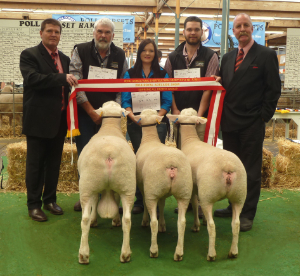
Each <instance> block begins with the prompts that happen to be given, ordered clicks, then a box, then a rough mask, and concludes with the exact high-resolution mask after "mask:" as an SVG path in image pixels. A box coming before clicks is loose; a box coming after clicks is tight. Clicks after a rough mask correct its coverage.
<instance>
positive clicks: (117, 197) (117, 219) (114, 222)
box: [112, 193, 122, 227]
mask: <svg viewBox="0 0 300 276" xmlns="http://www.w3.org/2000/svg"><path fill="white" fill-rule="evenodd" d="M114 197H115V201H116V203H117V205H118V206H120V195H119V194H118V193H114ZM121 225H122V223H121V217H120V214H119V212H118V213H117V215H116V216H115V217H114V218H113V220H112V226H114V227H118V226H121Z"/></svg>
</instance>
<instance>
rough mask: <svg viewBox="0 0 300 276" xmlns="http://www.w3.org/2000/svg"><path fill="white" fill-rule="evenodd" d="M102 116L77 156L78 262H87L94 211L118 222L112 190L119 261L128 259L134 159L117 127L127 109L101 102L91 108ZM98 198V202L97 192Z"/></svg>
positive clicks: (94, 222)
mask: <svg viewBox="0 0 300 276" xmlns="http://www.w3.org/2000/svg"><path fill="white" fill-rule="evenodd" d="M95 112H96V113H98V114H99V115H101V116H102V118H103V120H102V126H101V128H100V130H99V132H98V133H97V134H95V135H94V136H93V137H92V139H91V140H90V141H89V143H88V144H87V145H86V146H85V147H84V148H83V150H82V152H81V154H80V157H79V160H78V171H79V174H80V180H79V193H80V202H81V206H82V221H81V229H82V236H81V244H80V249H79V263H83V264H87V263H89V245H88V234H89V229H90V226H91V227H95V226H97V211H96V209H98V213H99V215H100V217H101V218H113V222H112V224H113V226H120V225H121V221H120V215H119V208H118V204H117V202H116V200H115V198H114V192H115V193H117V194H119V195H120V197H121V199H122V204H123V218H122V224H123V245H122V250H121V255H120V261H121V262H128V261H130V256H131V250H130V243H129V241H130V228H131V209H132V206H133V202H134V196H135V190H136V159H135V155H134V153H133V151H132V149H131V148H130V146H129V144H128V143H127V141H126V139H125V138H124V136H123V134H122V130H121V116H122V113H123V114H125V115H127V114H128V113H129V112H128V111H125V109H123V108H121V107H120V105H119V104H117V103H116V102H113V101H110V102H106V103H104V104H103V107H102V108H99V109H98V110H95ZM99 193H101V199H100V201H99V204H98V208H97V203H98V198H99V196H98V194H99Z"/></svg>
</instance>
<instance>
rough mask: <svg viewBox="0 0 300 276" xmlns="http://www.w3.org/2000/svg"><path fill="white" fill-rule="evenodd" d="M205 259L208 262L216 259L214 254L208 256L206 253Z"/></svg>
mask: <svg viewBox="0 0 300 276" xmlns="http://www.w3.org/2000/svg"><path fill="white" fill-rule="evenodd" d="M207 260H208V261H209V262H213V261H215V260H216V256H209V255H207Z"/></svg>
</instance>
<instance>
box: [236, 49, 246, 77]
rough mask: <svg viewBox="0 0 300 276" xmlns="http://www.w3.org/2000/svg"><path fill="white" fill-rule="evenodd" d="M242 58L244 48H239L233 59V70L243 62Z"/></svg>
mask: <svg viewBox="0 0 300 276" xmlns="http://www.w3.org/2000/svg"><path fill="white" fill-rule="evenodd" d="M243 59H244V50H243V49H240V50H239V53H238V55H237V57H236V60H235V65H234V72H235V71H236V70H237V69H239V66H240V65H241V63H242V62H243Z"/></svg>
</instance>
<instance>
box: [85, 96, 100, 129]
mask: <svg viewBox="0 0 300 276" xmlns="http://www.w3.org/2000/svg"><path fill="white" fill-rule="evenodd" d="M80 106H81V107H82V108H83V109H84V110H85V112H86V113H87V114H88V115H89V116H90V117H91V119H92V120H93V122H94V123H95V124H96V125H100V124H101V122H102V117H101V116H99V115H98V114H97V113H96V112H95V109H94V108H93V106H92V105H91V104H90V102H89V101H87V102H84V103H82V104H81V105H80Z"/></svg>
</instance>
